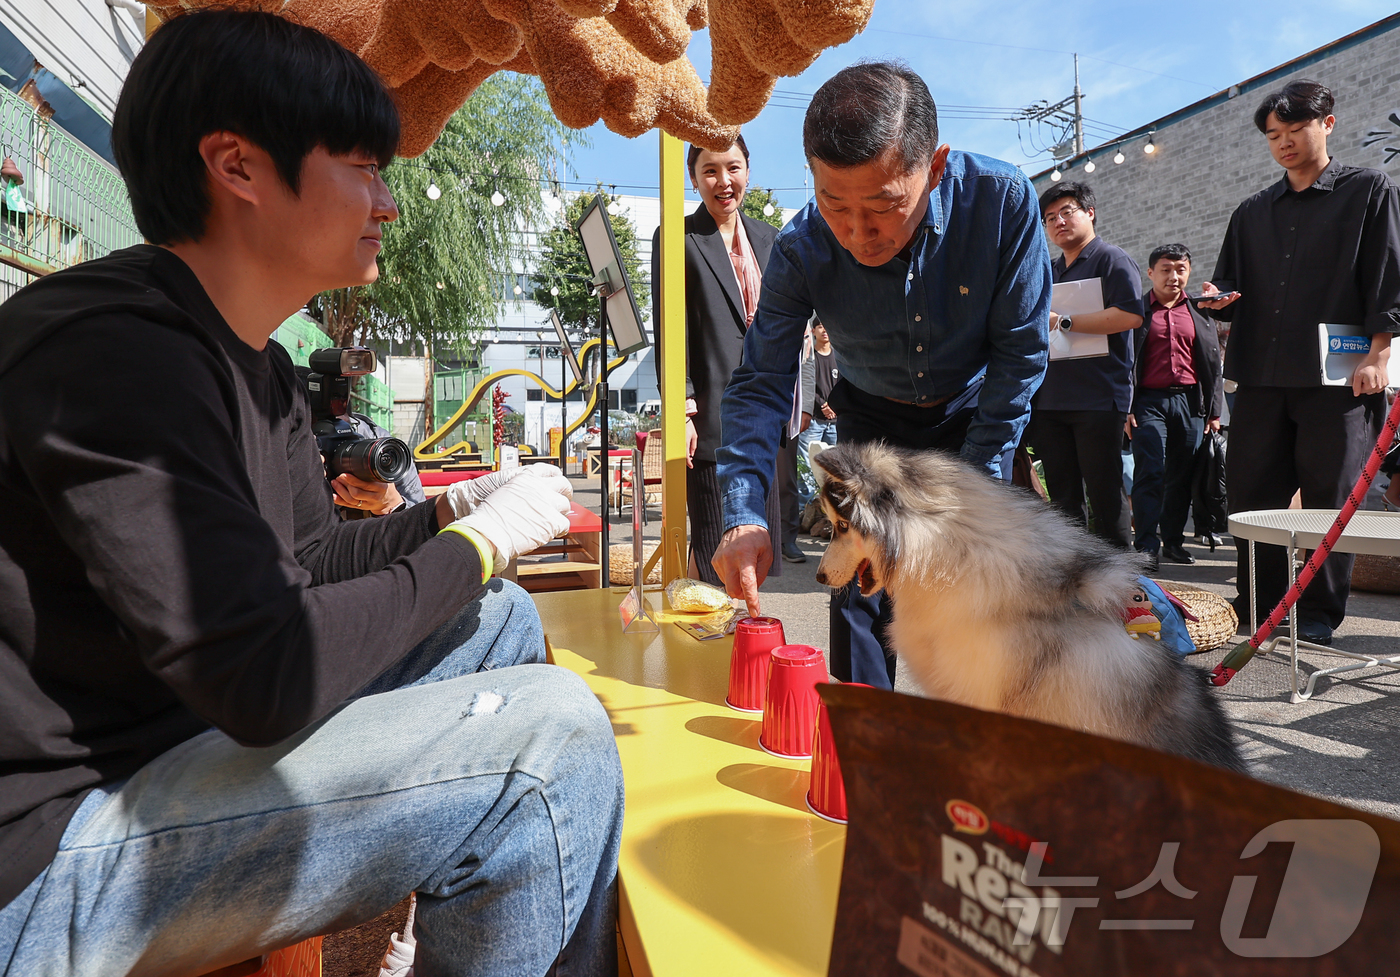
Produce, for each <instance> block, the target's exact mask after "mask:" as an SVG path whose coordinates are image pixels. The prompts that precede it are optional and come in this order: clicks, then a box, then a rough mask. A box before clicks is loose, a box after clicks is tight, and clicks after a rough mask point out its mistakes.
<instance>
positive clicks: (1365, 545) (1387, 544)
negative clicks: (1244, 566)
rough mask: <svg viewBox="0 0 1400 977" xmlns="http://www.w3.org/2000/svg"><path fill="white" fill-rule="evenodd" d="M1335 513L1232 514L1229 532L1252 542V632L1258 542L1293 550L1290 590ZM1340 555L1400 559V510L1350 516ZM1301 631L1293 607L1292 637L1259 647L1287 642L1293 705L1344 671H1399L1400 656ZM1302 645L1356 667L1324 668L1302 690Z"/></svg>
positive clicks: (1290, 615)
mask: <svg viewBox="0 0 1400 977" xmlns="http://www.w3.org/2000/svg"><path fill="white" fill-rule="evenodd" d="M1337 511H1338V510H1336V509H1260V510H1257V511H1255V512H1241V513H1238V514H1235V515H1232V516H1230V534H1231V535H1232V536H1234V537H1235V538H1236V539H1245V540H1248V541H1249V633H1250V634H1251V635H1252V634H1254V632H1256V631H1258V630H1259V622H1258V620H1257V613H1258V612H1257V611H1256V610H1255V580H1254V567H1255V563H1254V544H1255V543H1272V544H1274V545H1276V546H1284V547H1287V548H1288V585H1289V588H1290V589H1291V588H1292V586H1293V584H1294V582H1295V581H1296V580H1297V579H1298V553H1299V550H1312V549H1316V548H1317V547H1318V546H1319V545H1321V543H1322V539H1323V537H1324V536H1326V535H1327V531H1328V530H1329V529H1331V528H1332V524H1333V523H1334V522H1336V520H1337ZM1332 550H1333V552H1338V553H1365V554H1369V555H1372V556H1400V512H1371V511H1368V510H1361V511H1359V512H1357V513H1355V514H1354V515H1353V516H1352V517H1351V521H1350V522H1348V523H1347V528H1346V531H1345V532H1343V533H1342V535H1341V536H1340V537H1339V538H1338V539H1337V542H1336V544H1335V545H1333V547H1332ZM1297 633H1298V607H1297V605H1296V604H1295V605H1294V606H1293V607H1291V608H1289V609H1288V635H1286V636H1284V635H1279V634H1278V633H1277V632H1275V636H1274V637H1272V638H1270V639H1269V640H1268V641H1266V642H1265V643H1264V644H1263V646H1262V647H1261V648H1260V649H1259V650H1260V651H1261V652H1263V653H1265V654H1268V653H1269V652H1271V651H1273V650H1274V649H1275V648H1276V647H1277V646H1278V645H1279V643H1280V642H1286V643H1287V644H1288V649H1289V657H1290V660H1291V663H1292V666H1293V668H1292V683H1293V688H1292V693H1293V694H1292V701H1293V702H1303V701H1305V700H1307V699H1309V698H1311V696H1312V694H1313V689H1314V687H1315V686H1316V685H1317V680H1318V679H1319V678H1323V677H1325V676H1328V675H1336V674H1338V673H1339V672H1353V671H1357V670H1359V669H1367V668H1400V654H1396V655H1390V656H1385V657H1377V656H1375V655H1363V654H1358V653H1357V652H1352V651H1341V650H1339V649H1336V648H1330V647H1324V646H1323V645H1317V644H1311V643H1310V642H1307V641H1299V640H1295V638H1294V636H1296V635H1297ZM1299 645H1301V646H1302V647H1304V648H1308V649H1310V650H1313V651H1319V652H1323V653H1325V654H1329V655H1340V656H1341V657H1343V658H1350V659H1353V662H1352V664H1349V665H1338V666H1336V667H1334V668H1322V669H1318V670H1317V671H1315V672H1313V673H1312V674H1311V675H1309V676H1308V684H1307V686H1306V687H1305V688H1304V689H1303V691H1302V692H1299V691H1298V647H1299Z"/></svg>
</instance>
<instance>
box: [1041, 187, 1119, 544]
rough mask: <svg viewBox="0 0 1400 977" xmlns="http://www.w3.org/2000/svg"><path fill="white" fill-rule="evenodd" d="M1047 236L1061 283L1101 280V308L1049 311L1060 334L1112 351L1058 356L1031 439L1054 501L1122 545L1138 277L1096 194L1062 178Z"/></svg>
mask: <svg viewBox="0 0 1400 977" xmlns="http://www.w3.org/2000/svg"><path fill="white" fill-rule="evenodd" d="M1040 213H1041V217H1042V218H1043V220H1044V222H1045V235H1046V237H1048V238H1049V239H1050V242H1051V243H1052V244H1054V245H1056V246H1057V247H1059V248H1060V249H1061V251H1062V252H1063V253H1062V254H1061V255H1060V257H1058V258H1056V259H1055V261H1054V264H1052V265H1051V269H1052V271H1053V273H1054V276H1055V284H1057V285H1058V284H1059V283H1061V282H1077V281H1085V280H1087V279H1090V278H1097V279H1099V281H1100V284H1101V287H1102V289H1103V311H1101V312H1092V313H1089V314H1087V315H1076V316H1074V317H1073V318H1072V319H1071V318H1070V317H1065V316H1060V315H1058V314H1056V313H1055V312H1051V313H1050V329H1051V333H1052V336H1053V334H1054V331H1055V330H1059V329H1063V330H1072V331H1073V332H1076V333H1092V334H1096V335H1102V336H1107V337H1108V355H1107V356H1092V357H1086V358H1084V359H1055V358H1054V353H1053V350H1054V346H1053V344H1052V346H1051V351H1052V352H1051V359H1050V365H1049V366H1048V367H1047V368H1046V370H1045V382H1044V383H1043V384H1041V386H1040V391H1039V392H1038V393H1037V394H1036V395H1035V399H1034V400H1033V401H1032V402H1031V422H1030V425H1029V426H1028V427H1027V429H1026V441H1027V443H1029V444H1030V445H1031V446H1032V447H1034V449H1035V456H1036V458H1037V459H1039V460H1040V461H1041V463H1042V465H1043V467H1044V469H1045V487H1046V489H1047V490H1048V492H1049V494H1050V501H1051V502H1053V503H1055V505H1056V506H1058V507H1059V508H1060V509H1061V510H1062V511H1064V513H1065V514H1066V515H1068V516H1069V517H1070V518H1071V519H1073V520H1074V521H1075V522H1077V523H1079V524H1080V525H1084V524H1086V522H1088V517H1087V514H1086V513H1085V511H1084V500H1085V498H1086V496H1087V498H1088V500H1089V509H1090V510H1091V511H1092V513H1093V530H1094V532H1095V533H1097V534H1098V535H1099V536H1102V537H1103V538H1104V539H1106V540H1108V541H1109V542H1110V543H1113V544H1115V545H1117V546H1119V547H1121V548H1122V549H1128V548H1130V547H1131V546H1132V545H1133V540H1132V529H1131V521H1130V515H1129V512H1128V505H1127V496H1126V495H1125V494H1124V492H1123V452H1122V443H1123V425H1124V423H1126V421H1127V417H1128V411H1129V410H1131V409H1132V401H1133V380H1132V373H1133V343H1132V339H1131V338H1130V337H1131V334H1132V330H1134V329H1136V328H1137V327H1138V325H1139V324H1141V322H1142V273H1141V272H1140V271H1138V266H1137V262H1136V261H1134V260H1133V259H1132V258H1131V257H1129V256H1128V253H1127V252H1126V251H1124V250H1123V249H1122V248H1120V247H1117V246H1115V245H1112V244H1109V243H1108V242H1107V241H1105V240H1104V239H1103V238H1101V237H1099V236H1098V233H1097V231H1096V230H1095V228H1094V222H1095V219H1096V215H1095V213H1094V191H1093V189H1092V188H1091V187H1089V186H1088V185H1087V184H1084V183H1060V184H1056V185H1055V186H1053V187H1051V188H1050V189H1049V190H1046V191H1045V192H1044V193H1043V194H1041V195H1040Z"/></svg>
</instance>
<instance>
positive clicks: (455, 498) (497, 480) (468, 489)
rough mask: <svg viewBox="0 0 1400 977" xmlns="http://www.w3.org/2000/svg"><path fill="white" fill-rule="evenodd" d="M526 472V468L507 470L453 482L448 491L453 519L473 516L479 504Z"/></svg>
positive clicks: (448, 502)
mask: <svg viewBox="0 0 1400 977" xmlns="http://www.w3.org/2000/svg"><path fill="white" fill-rule="evenodd" d="M524 471H525V469H524V468H507V469H506V470H505V471H499V472H492V473H491V474H490V475H482V476H481V477H480V478H469V479H466V480H464V481H461V482H453V483H452V484H451V485H450V486H448V489H447V504H448V505H450V506H452V515H453V517H454V518H457V519H461V518H462V517H464V516H469V515H471V514H472V510H473V509H475V508H476V506H477V503H478V502H480V501H481V500H482V499H484V498H486V497H487V496H488V495H490V494H491V493H492V492H494V491H496V489H498V488H500V487H501V486H502V485H504V484H505V483H506V482H509V481H510V480H511V479H512V478H514V477H515V476H517V475H519V474H521V473H522V472H524Z"/></svg>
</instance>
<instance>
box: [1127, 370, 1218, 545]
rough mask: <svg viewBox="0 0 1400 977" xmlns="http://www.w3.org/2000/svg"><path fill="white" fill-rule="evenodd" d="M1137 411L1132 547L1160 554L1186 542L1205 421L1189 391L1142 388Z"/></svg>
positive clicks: (1135, 413)
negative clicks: (1196, 411) (1194, 409)
mask: <svg viewBox="0 0 1400 977" xmlns="http://www.w3.org/2000/svg"><path fill="white" fill-rule="evenodd" d="M1133 407H1134V412H1133V416H1134V418H1135V419H1136V420H1137V427H1136V428H1135V429H1134V430H1133V530H1134V535H1135V537H1136V539H1135V541H1134V544H1133V545H1135V546H1136V547H1137V548H1138V549H1140V550H1142V551H1144V552H1147V553H1156V552H1158V551H1159V550H1160V549H1161V548H1162V546H1163V545H1166V546H1180V545H1181V544H1182V543H1183V542H1184V541H1185V539H1186V517H1187V515H1188V514H1189V513H1190V511H1191V476H1192V475H1193V474H1194V471H1195V466H1196V449H1197V448H1199V447H1200V446H1201V437H1202V435H1203V434H1204V432H1205V422H1204V421H1203V420H1202V419H1201V418H1199V417H1197V416H1196V415H1195V414H1193V413H1192V412H1191V404H1190V398H1189V396H1188V395H1187V393H1186V388H1185V387H1172V388H1170V389H1167V390H1152V389H1148V388H1143V389H1141V390H1139V391H1138V392H1137V398H1136V400H1135V401H1134V403H1133Z"/></svg>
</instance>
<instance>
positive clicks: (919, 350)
mask: <svg viewBox="0 0 1400 977" xmlns="http://www.w3.org/2000/svg"><path fill="white" fill-rule="evenodd" d="M923 351H924V348H923V347H922V346H915V347H914V352H916V353H922V352H923Z"/></svg>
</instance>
